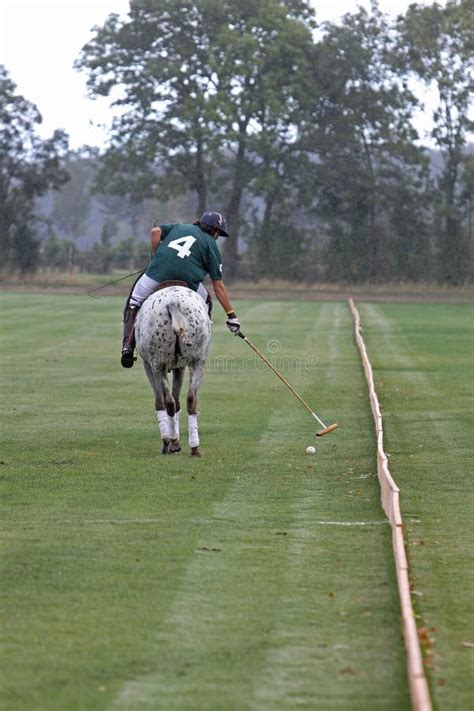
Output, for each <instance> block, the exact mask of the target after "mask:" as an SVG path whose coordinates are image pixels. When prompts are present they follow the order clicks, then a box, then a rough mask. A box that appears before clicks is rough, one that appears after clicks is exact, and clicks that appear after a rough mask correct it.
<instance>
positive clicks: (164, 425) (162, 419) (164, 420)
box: [155, 410, 170, 439]
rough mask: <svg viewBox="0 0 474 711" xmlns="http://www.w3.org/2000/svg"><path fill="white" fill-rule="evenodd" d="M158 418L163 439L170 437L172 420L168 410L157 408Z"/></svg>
mask: <svg viewBox="0 0 474 711" xmlns="http://www.w3.org/2000/svg"><path fill="white" fill-rule="evenodd" d="M155 414H156V419H157V420H158V427H159V428H160V435H161V439H169V437H170V420H169V417H168V413H167V412H166V410H156V412H155Z"/></svg>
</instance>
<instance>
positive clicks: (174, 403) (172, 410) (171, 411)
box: [166, 368, 184, 454]
mask: <svg viewBox="0 0 474 711" xmlns="http://www.w3.org/2000/svg"><path fill="white" fill-rule="evenodd" d="M183 379H184V368H174V369H173V386H172V390H171V396H170V400H169V401H168V400H167V401H166V402H167V406H166V411H167V413H168V417H169V425H170V446H169V449H168V453H170V454H171V453H175V452H181V445H180V443H179V415H180V403H179V395H180V392H181V388H182V385H183Z"/></svg>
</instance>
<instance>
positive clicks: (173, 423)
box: [168, 410, 181, 439]
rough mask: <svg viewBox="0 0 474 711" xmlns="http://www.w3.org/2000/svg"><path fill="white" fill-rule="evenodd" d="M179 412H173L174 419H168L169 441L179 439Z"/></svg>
mask: <svg viewBox="0 0 474 711" xmlns="http://www.w3.org/2000/svg"><path fill="white" fill-rule="evenodd" d="M180 412H181V411H180V410H179V411H178V412H175V414H174V417H169V418H168V420H169V425H170V439H179V413H180Z"/></svg>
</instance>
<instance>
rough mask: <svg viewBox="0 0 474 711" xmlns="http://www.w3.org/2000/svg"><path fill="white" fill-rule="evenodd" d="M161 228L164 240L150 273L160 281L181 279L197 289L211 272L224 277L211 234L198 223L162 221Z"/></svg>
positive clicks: (215, 275)
mask: <svg viewBox="0 0 474 711" xmlns="http://www.w3.org/2000/svg"><path fill="white" fill-rule="evenodd" d="M160 229H161V233H162V234H161V242H160V244H159V247H158V249H157V250H156V252H155V254H154V256H153V257H152V260H151V262H150V264H149V267H148V269H147V271H146V274H147V276H149V277H150V278H151V279H154V280H155V281H159V282H160V281H167V280H168V279H180V280H182V281H186V282H187V283H188V284H189V286H190V287H191V289H194V291H196V290H197V288H198V286H199V284H200V283H201V282H202V281H203V279H204V278H205V277H206V276H207V274H209V276H210V277H211V279H222V259H221V255H220V252H219V248H218V246H217V244H216V240H215V239H214V238H213V237H211V235H209V234H208V233H207V232H204V231H203V230H201V228H200V227H199V226H198V225H160Z"/></svg>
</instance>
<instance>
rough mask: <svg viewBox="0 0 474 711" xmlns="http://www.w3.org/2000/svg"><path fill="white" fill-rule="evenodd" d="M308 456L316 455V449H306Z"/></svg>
mask: <svg viewBox="0 0 474 711" xmlns="http://www.w3.org/2000/svg"><path fill="white" fill-rule="evenodd" d="M306 454H316V449H315V447H313V446H312V445H310V446H309V447H306Z"/></svg>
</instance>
